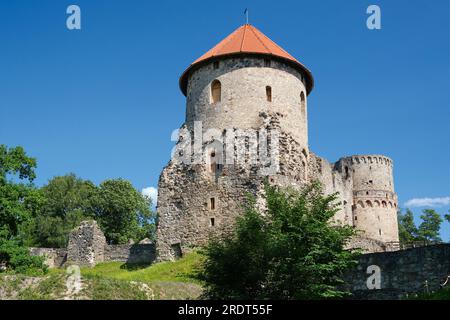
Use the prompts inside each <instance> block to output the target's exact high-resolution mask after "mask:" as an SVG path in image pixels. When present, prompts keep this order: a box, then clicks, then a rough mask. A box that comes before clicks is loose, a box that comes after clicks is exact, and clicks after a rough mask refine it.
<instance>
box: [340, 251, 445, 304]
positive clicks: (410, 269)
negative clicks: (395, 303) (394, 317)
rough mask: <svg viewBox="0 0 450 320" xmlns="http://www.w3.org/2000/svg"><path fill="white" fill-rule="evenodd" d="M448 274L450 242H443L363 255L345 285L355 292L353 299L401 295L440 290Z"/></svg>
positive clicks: (350, 272) (396, 297)
mask: <svg viewBox="0 0 450 320" xmlns="http://www.w3.org/2000/svg"><path fill="white" fill-rule="evenodd" d="M447 276H450V244H441V245H433V246H428V247H421V248H413V249H408V250H401V251H395V252H382V253H372V254H366V255H363V256H361V258H360V259H359V263H358V266H357V267H356V268H355V269H354V270H350V271H349V272H348V273H347V275H346V276H345V285H344V286H343V288H344V289H346V290H350V291H351V292H353V297H352V298H353V299H399V298H403V297H406V295H407V294H412V293H421V292H422V293H423V292H425V291H426V290H427V288H428V290H429V291H430V292H431V291H435V290H438V289H439V288H440V284H441V283H442V282H443V280H444V279H445V278H446V277H447ZM369 288H370V289H369Z"/></svg>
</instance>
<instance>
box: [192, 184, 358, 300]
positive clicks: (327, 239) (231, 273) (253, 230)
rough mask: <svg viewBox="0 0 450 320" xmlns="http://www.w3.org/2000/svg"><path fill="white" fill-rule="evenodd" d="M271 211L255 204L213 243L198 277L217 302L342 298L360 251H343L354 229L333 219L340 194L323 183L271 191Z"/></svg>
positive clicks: (268, 189) (268, 192) (206, 250)
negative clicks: (299, 189)
mask: <svg viewBox="0 0 450 320" xmlns="http://www.w3.org/2000/svg"><path fill="white" fill-rule="evenodd" d="M265 195H266V203H267V212H265V214H262V213H261V212H259V211H258V210H257V209H256V207H255V205H254V203H252V204H251V205H250V206H249V207H248V208H247V211H246V212H245V214H244V215H243V216H241V217H239V218H238V219H237V222H236V228H235V230H234V232H232V233H230V234H228V235H225V236H220V237H218V238H213V239H212V240H210V242H209V243H208V245H207V246H206V247H205V248H204V249H203V250H202V253H203V254H204V256H205V258H206V259H205V262H204V264H203V268H202V270H199V273H198V275H197V276H198V278H199V279H200V280H202V281H203V282H204V284H205V289H206V290H205V291H206V296H207V297H209V298H213V299H285V300H290V299H329V298H341V297H344V296H346V295H348V294H349V293H348V292H344V291H341V290H340V289H339V285H341V284H342V283H343V280H342V276H343V273H344V272H345V271H346V270H348V269H349V268H351V267H353V266H355V265H356V263H357V261H356V258H357V256H358V252H357V251H352V250H344V247H345V244H346V243H347V241H348V240H349V239H350V238H351V237H352V236H354V235H355V234H356V233H355V230H354V229H353V227H351V226H343V225H339V224H337V223H336V222H334V223H333V222H332V221H333V217H334V216H335V214H336V213H337V211H338V210H339V207H338V205H337V204H335V200H336V199H337V195H336V194H334V195H329V196H324V195H323V193H322V188H321V186H320V184H318V183H314V184H312V185H310V186H308V187H306V188H305V189H304V190H303V191H302V192H296V191H294V190H289V189H287V190H281V189H279V188H277V187H271V186H266V189H265Z"/></svg>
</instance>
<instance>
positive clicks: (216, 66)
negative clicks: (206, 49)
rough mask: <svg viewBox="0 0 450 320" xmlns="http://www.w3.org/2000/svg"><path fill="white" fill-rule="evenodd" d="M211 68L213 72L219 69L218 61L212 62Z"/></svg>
mask: <svg viewBox="0 0 450 320" xmlns="http://www.w3.org/2000/svg"><path fill="white" fill-rule="evenodd" d="M213 68H214V70H216V69H219V61H214V63H213Z"/></svg>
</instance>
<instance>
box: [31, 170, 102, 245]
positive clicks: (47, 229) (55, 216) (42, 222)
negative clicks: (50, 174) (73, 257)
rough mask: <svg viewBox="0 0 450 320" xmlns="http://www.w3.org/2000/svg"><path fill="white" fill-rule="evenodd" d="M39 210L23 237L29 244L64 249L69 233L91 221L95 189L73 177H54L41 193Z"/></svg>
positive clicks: (89, 183)
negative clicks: (26, 235) (86, 220)
mask: <svg viewBox="0 0 450 320" xmlns="http://www.w3.org/2000/svg"><path fill="white" fill-rule="evenodd" d="M39 191H40V195H41V197H42V198H43V200H42V202H41V206H40V210H39V211H38V213H37V214H36V215H35V216H34V220H33V221H32V225H30V226H27V227H26V228H24V229H25V231H24V232H23V233H24V234H28V235H29V237H31V240H29V242H30V243H31V244H33V245H37V246H43V247H65V246H66V245H67V242H68V235H69V233H70V231H71V230H72V229H73V228H74V227H76V226H77V225H79V224H80V222H81V221H83V220H85V219H89V218H92V217H93V213H94V206H95V203H94V202H93V200H94V199H95V195H96V192H97V187H96V186H95V185H94V184H93V183H92V182H91V181H88V180H83V179H81V178H78V177H76V176H75V175H74V174H68V175H65V176H60V177H54V178H53V179H51V180H50V181H49V182H48V184H47V185H45V186H43V187H42V188H41V189H40V190H39Z"/></svg>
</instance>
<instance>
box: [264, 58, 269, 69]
mask: <svg viewBox="0 0 450 320" xmlns="http://www.w3.org/2000/svg"><path fill="white" fill-rule="evenodd" d="M264 67H266V68H269V67H270V59H264Z"/></svg>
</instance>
